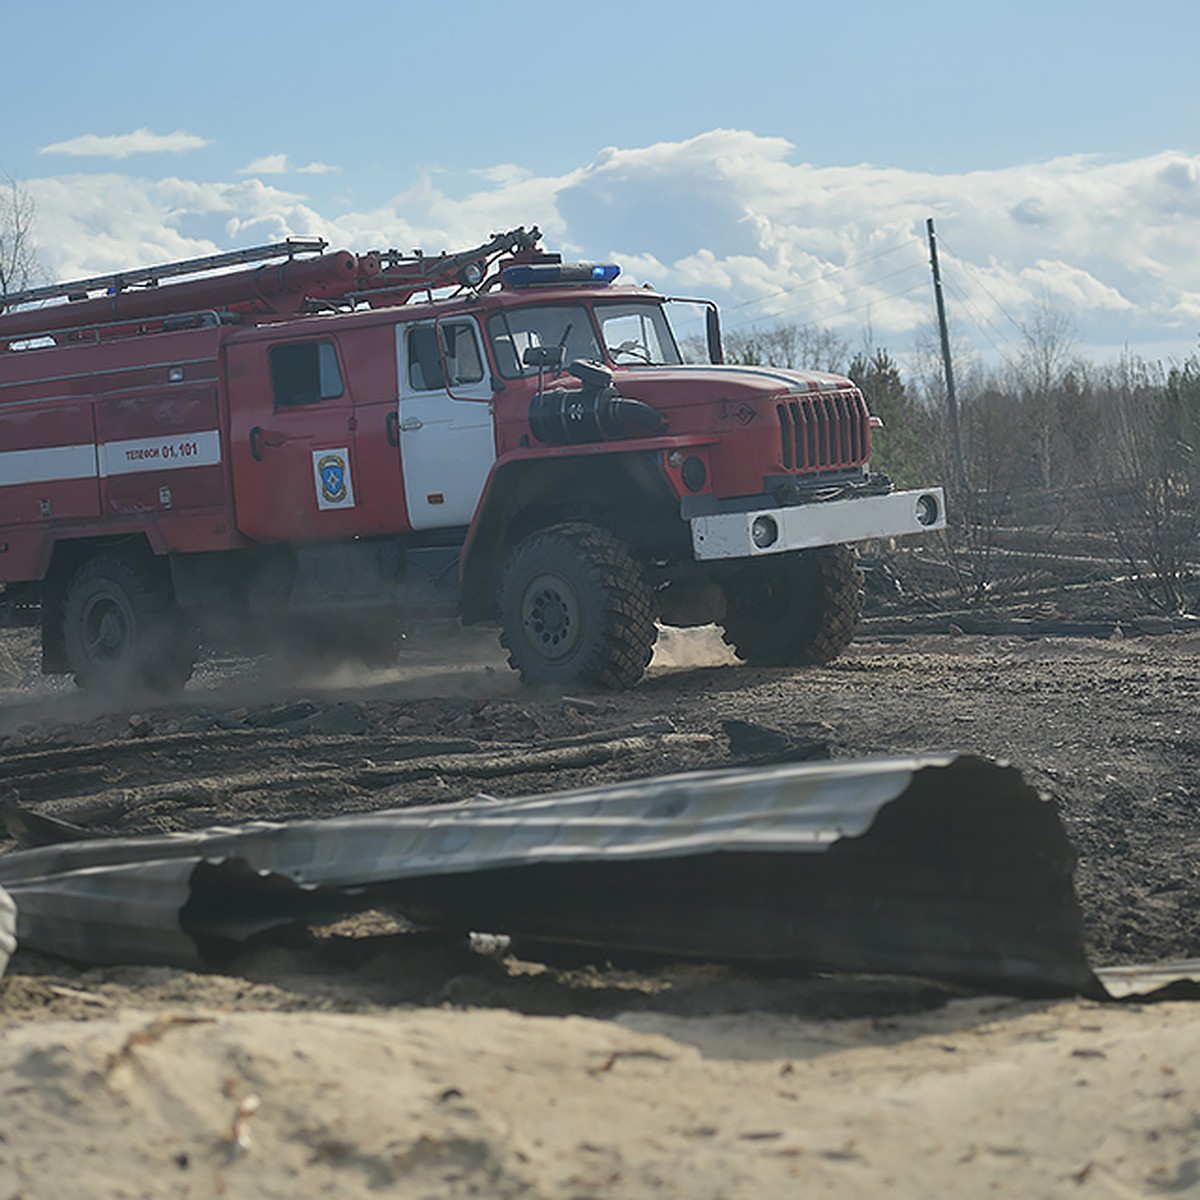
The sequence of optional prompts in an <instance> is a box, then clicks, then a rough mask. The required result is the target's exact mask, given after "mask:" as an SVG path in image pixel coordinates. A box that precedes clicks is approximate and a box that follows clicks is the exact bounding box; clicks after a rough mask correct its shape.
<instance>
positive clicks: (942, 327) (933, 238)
mask: <svg viewBox="0 0 1200 1200" xmlns="http://www.w3.org/2000/svg"><path fill="white" fill-rule="evenodd" d="M925 229H926V231H927V232H928V234H929V265H930V266H931V267H932V268H933V296H934V299H935V300H936V301H937V317H938V331H939V332H940V333H941V335H942V367H943V369H944V370H945V372H946V405H947V407H948V409H949V411H950V437H951V438H952V439H953V442H954V473H955V475H956V477H957V479H956V482H957V483H958V487H959V490H960V491H965V490H966V487H967V468H966V465H965V463H964V461H963V448H962V429H961V427H960V426H959V422H958V397H957V395H956V394H955V392H954V364H953V363H952V362H951V361H950V333H949V331H948V330H947V329H946V299H945V297H944V296H943V295H942V271H941V268H940V267H939V266H938V252H937V234H935V233H934V232H933V218H932V217H930V218H929V219H928V220H927V221H926V222H925Z"/></svg>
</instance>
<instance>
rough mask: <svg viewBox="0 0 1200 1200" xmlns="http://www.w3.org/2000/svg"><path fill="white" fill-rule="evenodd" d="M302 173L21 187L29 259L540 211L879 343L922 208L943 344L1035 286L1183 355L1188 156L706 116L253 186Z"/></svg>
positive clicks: (163, 251) (558, 243) (1009, 340)
mask: <svg viewBox="0 0 1200 1200" xmlns="http://www.w3.org/2000/svg"><path fill="white" fill-rule="evenodd" d="M318 168H320V169H322V170H323V169H324V168H323V167H321V165H320V164H315V163H314V164H310V167H308V168H293V167H291V166H290V165H289V160H288V158H287V156H286V155H284V154H278V155H269V156H267V157H265V158H262V159H260V160H258V162H256V163H253V164H251V166H250V167H248V168H246V172H245V174H247V176H251V175H252V176H253V178H251V177H246V178H244V179H242V180H241V181H240V182H223V183H202V182H198V181H195V180H188V179H184V178H170V179H159V180H147V179H136V178H132V177H129V176H124V175H118V174H110V175H98V176H86V175H81V176H73V177H63V178H51V179H43V180H35V181H31V184H30V186H31V188H32V190H33V191H34V193H35V196H36V198H37V200H38V202H39V217H40V220H39V241H40V243H41V244H42V245H43V246H44V247H46V254H47V256H48V257H49V256H52V258H53V260H52V261H49V262H48V263H47V266H48V267H50V269H51V270H52V271H53V272H55V273H60V274H61V275H66V274H71V273H75V274H89V273H94V272H99V271H102V270H106V269H118V268H120V267H123V266H132V265H137V264H145V263H148V262H153V261H158V260H160V259H163V258H169V257H184V256H188V255H194V254H201V253H208V252H211V251H213V250H216V249H220V248H225V247H228V246H230V245H238V244H240V245H244V244H247V243H249V242H252V241H268V240H276V239H278V238H280V237H284V236H288V235H289V234H290V235H305V236H312V235H316V236H322V237H325V238H326V239H327V240H328V241H329V242H330V243H331V244H332V245H334V246H346V247H349V248H351V249H356V250H366V249H369V248H386V247H391V246H396V247H400V248H402V249H411V248H413V247H418V246H419V247H422V248H424V249H425V250H426V251H428V252H431V253H433V252H437V251H439V250H442V249H448V248H449V249H459V248H463V247H467V246H472V245H477V244H479V243H481V242H483V241H484V240H485V239H486V238H487V237H488V235H489V234H490V233H491V232H493V231H495V230H499V229H508V228H512V227H514V226H517V225H531V224H538V225H540V226H541V228H542V230H543V231H544V233H545V235H546V237H545V243H546V244H547V245H548V246H549V247H550V248H553V249H559V250H562V251H564V252H565V253H566V254H568V255H570V256H573V257H576V256H577V257H586V258H593V259H604V258H613V259H615V260H616V261H618V262H621V263H622V264H623V266H624V269H625V275H624V278H625V279H628V280H631V281H633V282H642V281H645V280H649V281H652V282H653V283H654V284H656V285H657V286H658V287H659V288H661V289H663V290H665V291H669V292H673V293H676V294H686V295H711V296H713V297H714V298H715V299H717V300H719V301H720V302H721V303H722V304H723V305H725V307H726V322H727V325H728V326H729V327H731V328H736V327H739V326H745V325H748V324H752V323H760V324H766V323H770V322H772V321H774V320H785V321H794V322H798V323H813V324H822V325H828V326H831V327H834V328H836V329H838V330H839V331H841V332H843V333H844V334H845V335H847V336H856V335H857V333H858V331H859V330H861V329H862V328H864V327H865V326H867V325H869V326H870V328H871V330H872V333H873V335H874V337H875V338H876V339H877V340H878V341H879V343H880V344H883V345H888V346H889V347H890V348H892V349H894V350H895V351H897V352H902V351H903V350H904V349H905V348H906V347H908V346H910V345H911V344H912V343H913V340H914V336H915V335H916V334H917V332H918V331H921V330H924V329H926V328H928V326H929V324H930V322H931V320H932V304H931V288H930V278H929V266H928V251H927V248H926V246H925V241H924V238H925V219H926V217H927V216H929V215H933V216H934V217H935V218H936V221H937V228H938V234H939V241H940V244H941V257H942V265H943V270H944V273H945V276H946V282H947V299H948V304H949V308H950V312H951V315H952V320H953V321H954V324H955V326H956V331H957V334H958V336H959V337H960V338H963V339H966V340H968V341H973V342H974V343H975V344H977V345H978V346H980V347H983V348H985V349H986V348H988V346H989V344H990V346H991V347H995V348H996V349H998V350H1000V351H1002V352H1003V351H1007V350H1010V349H1012V348H1013V347H1014V346H1015V344H1016V343H1017V342H1019V337H1020V335H1019V332H1018V330H1017V328H1016V326H1017V325H1019V324H1020V322H1022V321H1023V320H1025V319H1026V317H1027V315H1028V314H1029V313H1031V312H1032V311H1034V310H1035V309H1036V307H1037V306H1038V305H1040V304H1041V303H1042V302H1043V300H1049V302H1050V303H1051V304H1053V305H1055V306H1056V307H1059V308H1061V309H1062V310H1063V311H1064V313H1065V314H1066V315H1067V316H1069V317H1070V319H1071V320H1072V322H1073V324H1074V325H1075V326H1076V328H1077V329H1078V330H1079V334H1080V341H1081V343H1083V344H1086V345H1088V346H1091V347H1104V346H1109V347H1112V348H1114V352H1115V351H1116V350H1118V349H1119V348H1120V347H1122V346H1124V345H1129V346H1131V347H1133V348H1134V349H1135V350H1136V349H1137V347H1138V346H1139V345H1146V346H1153V347H1155V348H1156V351H1158V350H1160V349H1161V347H1163V346H1171V347H1173V348H1174V349H1173V350H1172V351H1171V352H1172V353H1175V354H1177V355H1179V356H1182V355H1184V354H1187V353H1189V352H1190V351H1192V350H1194V349H1195V348H1196V333H1197V328H1196V325H1197V321H1198V320H1200V317H1198V313H1200V293H1198V291H1197V288H1196V284H1195V281H1196V280H1197V279H1198V278H1200V238H1197V237H1196V229H1197V218H1198V217H1200V156H1196V157H1193V156H1188V155H1186V154H1181V153H1177V152H1174V151H1163V152H1162V153H1160V154H1156V155H1151V156H1147V157H1144V158H1139V159H1129V160H1122V161H1114V160H1108V159H1103V158H1098V157H1094V156H1093V157H1089V156H1080V155H1075V156H1069V157H1063V158H1059V159H1054V160H1051V161H1048V162H1041V163H1030V164H1023V165H1017V166H1012V167H1008V168H1004V169H1000V170H992V171H974V172H969V173H965V174H959V175H945V174H943V175H934V174H931V173H927V172H916V171H906V170H899V169H896V168H891V167H886V166H883V167H881V166H876V165H872V164H867V163H861V164H857V165H851V166H840V167H816V166H813V165H811V164H809V163H805V162H803V161H800V160H799V154H798V152H797V151H796V149H795V148H794V147H792V146H790V145H789V144H788V143H787V142H786V141H784V140H783V139H780V138H771V137H761V136H758V135H756V134H753V133H748V132H742V131H736V130H713V131H710V132H708V133H704V134H701V135H699V136H697V137H694V138H690V139H687V140H684V141H679V142H662V143H657V144H654V145H650V146H643V147H638V148H635V149H619V148H615V147H609V148H606V149H604V150H602V151H600V152H599V153H598V154H596V155H595V156H594V157H593V158H592V159H591V161H588V162H583V163H580V164H579V165H578V166H576V167H575V168H574V169H572V170H569V171H567V172H565V173H563V174H561V175H537V174H534V173H532V172H530V171H528V170H526V169H523V168H521V167H519V166H516V165H513V164H511V163H500V164H495V165H491V166H483V167H481V168H479V169H478V170H476V171H473V172H470V173H467V174H466V175H465V176H462V177H456V178H454V179H452V180H450V181H449V182H446V180H445V178H444V176H445V173H444V172H440V171H438V170H436V169H430V170H427V171H425V172H423V173H422V174H421V175H420V176H419V177H418V178H417V179H416V180H415V181H414V182H412V183H411V185H410V186H408V187H407V188H406V189H405V190H403V191H402V192H400V193H399V194H397V195H396V196H394V197H393V198H391V199H390V200H388V201H386V202H384V203H382V204H378V205H376V206H374V207H372V208H368V209H364V208H353V207H351V208H350V210H349V211H345V204H346V202H345V199H344V198H343V200H341V201H334V202H332V203H335V204H337V205H338V206H339V213H338V215H337V216H331V215H327V214H325V213H323V212H321V211H320V208H319V207H318V206H316V205H314V204H313V203H312V202H310V201H309V200H307V199H306V198H305V197H304V196H302V195H299V194H297V193H295V192H292V191H288V190H284V189H282V188H279V187H274V186H271V185H270V184H269V183H267V182H264V180H265V179H267V178H270V177H272V176H277V175H280V174H284V173H286V172H289V171H291V172H295V173H296V174H302V173H306V172H307V173H316V171H317V169H318ZM68 267H69V268H70V270H69V271H68V270H67V268H68Z"/></svg>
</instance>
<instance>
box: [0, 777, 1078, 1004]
mask: <svg viewBox="0 0 1200 1200" xmlns="http://www.w3.org/2000/svg"><path fill="white" fill-rule="evenodd" d="M1073 866H1074V853H1073V850H1072V848H1071V846H1070V843H1069V842H1068V840H1067V837H1066V834H1065V832H1064V831H1063V828H1062V825H1061V822H1060V821H1059V819H1058V816H1057V813H1056V811H1055V809H1054V806H1053V805H1052V804H1051V803H1050V802H1049V801H1047V800H1045V799H1044V798H1042V797H1040V796H1039V795H1038V794H1037V793H1036V792H1034V790H1033V789H1032V788H1030V787H1029V786H1028V785H1027V784H1026V783H1025V782H1024V781H1023V780H1022V778H1021V776H1020V773H1019V772H1018V771H1016V770H1015V769H1014V768H1011V767H1006V766H1001V765H998V764H995V763H990V762H986V761H984V760H981V759H977V758H972V757H967V756H961V757H959V756H953V755H946V756H937V757H926V758H910V759H880V760H873V761H865V762H852V763H836V764H822V765H788V766H779V767H770V768H760V769H756V770H732V771H723V772H713V773H696V774H686V775H676V776H670V777H665V778H659V779H649V780H638V781H635V782H630V783H623V784H614V785H608V786H604V787H598V788H587V789H582V790H578V791H573V792H567V793H561V794H557V795H551V796H543V797H538V798H536V799H532V800H513V801H492V800H485V799H480V800H478V801H475V802H468V803H466V804H460V805H450V806H442V807H437V808H412V809H402V810H396V811H391V812H384V813H375V814H369V815H360V816H351V817H340V818H333V819H329V820H322V821H298V822H290V823H286V824H272V823H265V822H251V823H249V824H247V825H244V826H239V827H237V828H228V829H212V830H207V831H204V832H201V833H196V834H185V835H168V836H163V837H152V838H138V839H109V840H96V841H84V842H74V843H69V844H63V845H57V846H50V847H44V848H41V849H36V850H29V851H23V852H19V853H16V854H12V855H8V856H4V857H0V885H3V886H4V887H6V888H8V890H9V891H10V893H11V894H12V896H13V897H14V899H15V901H16V904H17V908H18V914H19V919H18V936H19V937H20V940H21V941H22V943H23V944H25V945H28V946H30V947H32V948H36V949H39V950H43V951H47V952H50V953H54V954H58V955H61V956H64V957H68V958H75V959H82V960H84V961H88V962H110V963H111V962H130V961H139V962H148V961H149V962H163V963H174V964H181V965H193V964H196V963H198V962H200V961H201V960H202V959H203V957H204V955H205V953H206V952H208V951H210V950H211V949H212V948H213V947H214V946H216V945H219V944H220V943H222V942H226V941H237V940H240V939H242V938H244V937H246V936H248V935H249V934H251V933H253V932H256V931H259V930H262V929H266V928H270V927H271V926H273V925H278V924H283V923H290V922H294V921H296V920H307V921H311V920H316V919H324V918H330V917H334V916H336V915H339V914H341V913H344V912H347V911H352V910H354V909H356V908H360V907H364V906H380V905H390V906H393V907H395V908H396V909H398V910H400V911H401V912H403V913H405V914H406V915H407V916H409V917H411V918H412V919H414V920H416V921H418V922H419V923H422V924H426V925H429V926H433V927H438V928H446V929H461V930H463V931H464V932H465V931H467V930H475V931H485V932H493V933H506V934H511V935H513V936H516V937H521V938H533V939H541V940H549V941H559V942H572V943H580V944H589V945H598V946H605V947H609V948H611V949H630V950H652V951H659V952H665V953H673V954H679V955H686V956H694V957H703V958H709V959H720V960H726V961H741V962H757V963H771V964H775V965H795V966H804V967H810V968H817V969H824V970H853V971H876V972H898V973H907V974H916V975H926V976H931V977H937V978H944V979H952V980H961V981H964V982H970V983H973V984H978V985H983V986H989V987H1000V988H1003V989H1005V990H1010V991H1012V990H1016V991H1023V992H1041V993H1064V992H1079V991H1083V992H1090V993H1093V994H1098V993H1099V986H1098V984H1097V983H1096V980H1095V976H1094V975H1093V974H1092V972H1091V971H1090V969H1089V968H1088V966H1087V963H1086V960H1085V957H1084V953H1083V944H1082V922H1081V916H1080V912H1079V907H1078V904H1077V901H1076V898H1075V894H1074V890H1073V887H1072V883H1071V874H1072V870H1073Z"/></svg>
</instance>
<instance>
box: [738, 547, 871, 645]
mask: <svg viewBox="0 0 1200 1200" xmlns="http://www.w3.org/2000/svg"><path fill="white" fill-rule="evenodd" d="M725 595H726V599H727V608H726V612H725V620H724V622H723V623H722V624H723V627H724V637H725V641H726V643H727V644H728V645H730V646H732V647H733V652H734V653H735V654H736V655H737V656H738V658H740V659H742V661H743V662H747V663H749V664H751V665H752V666H758V667H801V666H813V665H819V664H820V663H827V662H830V661H832V660H833V659H835V658H837V656H838V655H839V654H841V652H842V651H843V650H845V648H846V647H847V646H848V645H849V644H850V642H851V640H852V639H853V637H854V631H855V629H856V628H857V627H858V620H859V617H860V616H861V615H862V604H863V589H862V575H861V573H860V571H859V569H858V566H857V563H856V561H855V557H854V551H853V550H851V549H850V548H849V547H847V546H823V547H821V548H820V549H816V550H804V551H801V552H799V553H797V554H780V555H773V556H771V557H769V558H757V559H754V560H752V561H751V562H748V563H746V564H745V565H744V566H743V567H741V568H740V569H739V570H738V571H737V573H736V574H734V575H733V576H732V577H731V578H730V579H729V580H728V581H727V582H726V584H725Z"/></svg>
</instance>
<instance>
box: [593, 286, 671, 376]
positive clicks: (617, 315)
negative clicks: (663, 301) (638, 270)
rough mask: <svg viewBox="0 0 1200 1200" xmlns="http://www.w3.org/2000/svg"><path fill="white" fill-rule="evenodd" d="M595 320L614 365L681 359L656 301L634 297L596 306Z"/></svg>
mask: <svg viewBox="0 0 1200 1200" xmlns="http://www.w3.org/2000/svg"><path fill="white" fill-rule="evenodd" d="M596 321H597V323H598V324H599V326H600V336H601V337H602V338H603V339H604V345H605V347H606V348H607V350H608V357H609V358H610V360H611V361H612V362H613V363H614V364H615V365H617V366H628V365H631V364H634V363H652V364H654V365H666V364H674V363H679V362H682V361H683V360H682V359H681V358H680V356H679V347H678V346H677V345H676V344H675V335H674V334H673V333H672V332H671V326H670V325H669V324H668V323H667V315H666V313H664V312H663V310H662V305H660V304H646V303H642V302H640V301H637V300H626V301H620V302H613V303H611V304H607V303H605V304H597V305H596Z"/></svg>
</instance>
